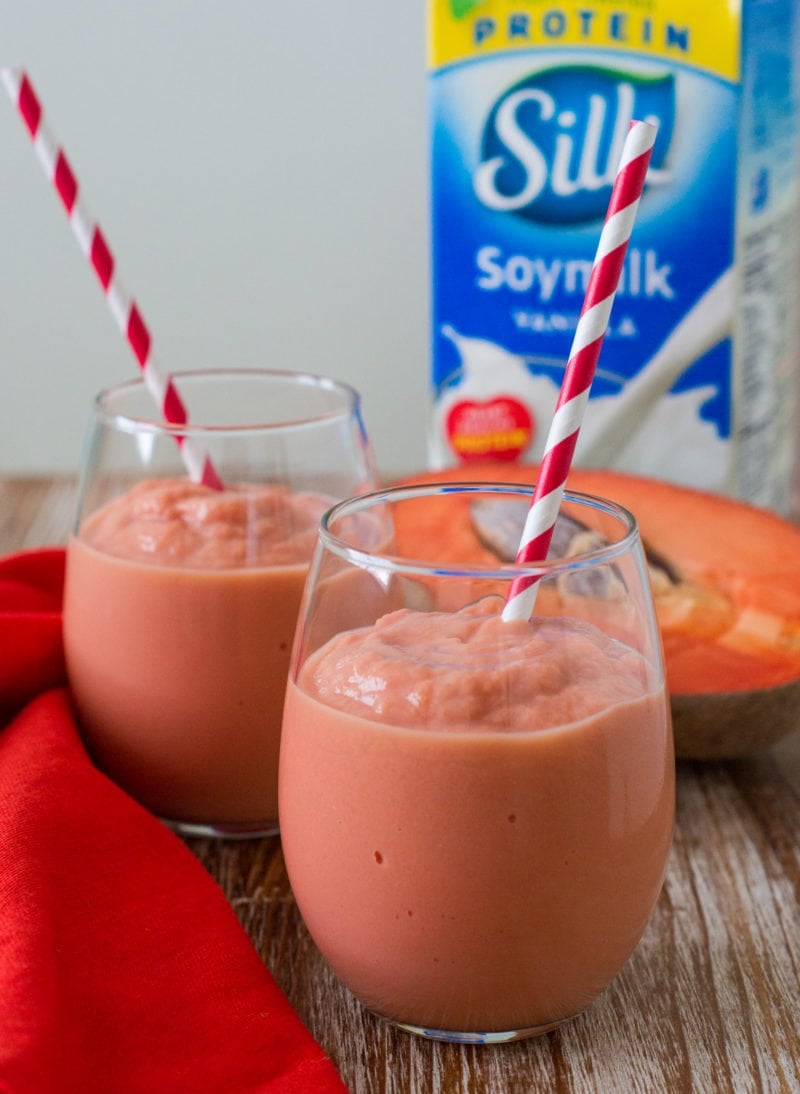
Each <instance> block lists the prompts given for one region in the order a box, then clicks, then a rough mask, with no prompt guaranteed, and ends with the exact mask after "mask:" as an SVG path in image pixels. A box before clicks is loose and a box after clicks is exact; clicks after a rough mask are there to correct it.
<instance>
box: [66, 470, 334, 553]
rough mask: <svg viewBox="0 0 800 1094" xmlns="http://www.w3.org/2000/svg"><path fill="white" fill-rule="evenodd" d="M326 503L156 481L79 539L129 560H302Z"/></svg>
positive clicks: (267, 489)
mask: <svg viewBox="0 0 800 1094" xmlns="http://www.w3.org/2000/svg"><path fill="white" fill-rule="evenodd" d="M330 504H331V501H330V498H327V497H325V496H323V495H320V494H312V493H303V492H299V491H293V490H291V489H290V488H289V487H286V486H280V485H275V484H267V485H257V484H250V483H246V484H234V485H230V486H227V487H226V488H225V489H224V490H221V491H220V490H213V489H211V488H209V487H207V486H203V485H201V484H199V483H193V482H190V481H188V480H187V479H177V478H176V479H155V480H146V481H143V482H140V483H137V485H136V486H134V487H133V488H132V489H131V490H129V491H128V492H127V493H125V494H122V495H121V496H119V497H117V498H114V499H113V500H112V501H110V502H108V503H107V504H106V505H104V506H103V507H102V508H101V509H98V510H97V512H96V513H93V514H92V515H91V516H90V517H89V518H88V520H87V521H86V522H85V523H84V525H83V526H82V528H81V532H80V535H81V538H82V539H83V540H84V541H85V542H86V543H88V544H90V545H91V546H92V547H95V548H97V549H98V550H101V551H105V552H106V553H108V554H112V555H116V556H118V557H120V558H125V559H129V560H132V561H136V562H152V563H158V564H161V565H170V564H180V565H181V566H182V567H191V568H197V569H202V568H209V569H224V568H227V567H236V566H260V565H264V566H280V565H291V564H294V563H298V562H307V561H308V560H309V558H310V557H311V553H312V551H313V548H314V543H315V540H316V535H317V527H318V525H319V519H320V517H321V516H322V514H323V513H324V512H325V510H326V509H327V508H328V507H329V506H330Z"/></svg>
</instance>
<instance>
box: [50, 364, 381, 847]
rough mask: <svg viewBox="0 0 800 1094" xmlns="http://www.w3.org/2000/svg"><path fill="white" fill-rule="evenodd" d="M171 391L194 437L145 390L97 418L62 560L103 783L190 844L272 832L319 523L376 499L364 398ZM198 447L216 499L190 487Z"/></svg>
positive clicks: (293, 375) (207, 378)
mask: <svg viewBox="0 0 800 1094" xmlns="http://www.w3.org/2000/svg"><path fill="white" fill-rule="evenodd" d="M172 380H173V383H174V385H175V389H176V390H177V391H178V392H179V394H180V398H181V400H182V402H183V403H184V404H185V406H186V408H187V411H188V416H189V420H190V422H191V424H190V425H184V426H175V425H167V424H165V423H164V422H163V421H162V420H161V418H160V415H159V414H158V412H157V410H155V409H154V407H155V403H154V401H153V398H152V396H151V394H150V392H149V391H148V390H147V389H146V387H145V383H144V381H143V379H137V380H133V381H131V382H128V383H123V384H121V385H119V386H117V387H114V388H110V389H109V390H107V391H104V392H102V393H101V394H100V395H99V396H98V397H97V399H96V400H95V403H94V407H93V413H92V418H91V423H90V428H89V431H88V436H87V439H86V444H85V450H84V458H83V461H82V471H81V481H80V489H79V502H78V512H77V516H76V521H75V526H74V532H73V534H72V536H71V538H70V540H69V543H68V547H67V577H66V590H65V600H64V644H65V650H66V659H67V668H68V673H69V682H70V686H71V690H72V694H73V696H74V701H75V706H76V710H77V714H78V719H79V724H80V727H81V730H82V733H83V736H84V740H85V742H86V745H87V747H88V749H89V751H90V753H91V755H92V757H93V758H94V760H95V761H96V763H97V765H98V766H99V767H100V768H101V769H102V770H103V771H105V772H106V773H107V774H108V775H109V776H110V777H111V778H112V779H113V780H114V781H115V782H117V783H118V784H119V785H120V786H121V787H122V788H123V789H125V790H126V791H128V792H129V793H130V794H131V796H132V797H134V798H136V799H137V800H138V801H139V802H141V803H142V804H143V805H145V806H146V807H147V808H149V809H150V810H151V811H152V812H154V813H155V814H156V815H157V816H159V817H160V818H162V819H164V820H165V821H167V822H169V823H170V824H172V825H173V826H175V827H176V828H177V829H178V830H179V831H181V832H183V833H184V834H195V835H217V836H228V837H236V836H241V837H245V836H256V835H264V834H268V833H274V832H275V831H277V828H278V803H277V785H278V784H277V779H278V748H279V739H280V728H281V715H282V707H283V697H284V692H285V689H286V676H287V671H288V667H289V656H290V652H291V645H292V636H293V634H294V630H295V624H296V620H297V611H298V607H299V604H300V597H301V593H302V589H303V582H304V579H305V575H306V570H307V568H308V562H309V559H310V557H311V554H312V551H313V548H314V543H315V541H316V535H317V528H318V525H319V520H320V517H321V515H322V513H323V512H324V511H325V510H326V509H327V508H329V507H330V505H331V504H332V503H333V502H334V501H335V500H337V499H341V498H345V497H350V496H352V495H353V494H355V493H358V492H360V491H363V490H365V489H369V488H374V487H375V486H376V472H375V467H374V458H373V454H372V450H371V447H370V444H369V441H368V439H367V434H366V432H365V429H364V424H363V421H362V416H361V407H360V399H359V396H358V395H357V393H356V392H355V391H353V390H352V389H351V388H349V387H347V386H346V385H344V384H341V383H338V382H336V381H334V380H331V379H327V378H325V377H320V376H314V375H309V374H305V373H298V372H288V371H285V372H281V371H270V370H250V369H248V370H244V369H240V370H239V369H225V370H218V371H213V370H212V371H196V372H185V373H177V374H174V375H173V377H172ZM189 446H191V449H192V451H193V452H194V453H195V455H197V454H200V456H201V457H202V460H203V461H206V463H207V465H210V466H211V467H212V468H213V471H214V475H216V476H217V479H218V480H219V481H218V482H217V483H216V484H215V485H204V482H205V481H206V480H207V479H208V478H209V476H206V477H205V478H204V479H203V480H201V481H195V480H196V478H197V477H198V476H197V475H192V476H190V475H189V474H188V473H187V469H186V468H187V462H188V461H187V458H186V454H187V448H188V447H189ZM190 466H191V465H190ZM220 487H221V488H220Z"/></svg>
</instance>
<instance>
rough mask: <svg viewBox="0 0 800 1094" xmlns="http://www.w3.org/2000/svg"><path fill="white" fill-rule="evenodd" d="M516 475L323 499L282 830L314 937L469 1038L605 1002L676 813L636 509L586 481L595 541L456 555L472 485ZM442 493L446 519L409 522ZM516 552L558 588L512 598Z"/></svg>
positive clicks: (408, 1023)
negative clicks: (356, 522) (559, 549)
mask: <svg viewBox="0 0 800 1094" xmlns="http://www.w3.org/2000/svg"><path fill="white" fill-rule="evenodd" d="M505 496H508V498H509V499H511V498H519V497H526V498H527V497H530V490H528V489H527V488H524V487H514V486H511V485H505V484H503V485H500V486H499V487H494V486H492V487H483V486H481V485H480V484H435V483H434V484H430V483H429V484H424V485H420V486H416V485H411V486H408V487H397V488H391V489H387V490H384V491H378V492H376V493H374V494H371V495H368V496H365V497H361V498H354V499H351V500H350V501H349V502H344V503H341V504H339V505H337V506H335V507H334V508H333V509H332V510H330V511H329V512H328V513H326V515H325V516H324V517H323V519H322V522H321V526H320V535H319V543H318V546H317V549H316V551H315V554H314V558H313V560H312V564H311V567H310V570H309V576H308V579H307V582H306V591H305V594H304V601H303V605H302V606H301V609H300V622H299V630H298V635H297V637H296V639H295V645H294V653H293V661H292V666H291V668H290V675H289V682H288V689H287V695H286V702H285V707H284V720H283V730H282V742H281V755H280V777H279V804H280V815H281V838H282V845H283V852H284V858H285V861H286V868H287V872H288V875H289V880H290V882H291V884H292V888H293V891H294V894H295V897H296V899H297V903H298V907H299V909H300V912H301V914H302V916H303V918H304V920H305V923H306V925H307V927H308V929H309V932H310V934H311V937H312V938H313V939H314V941H315V942H316V944H317V946H318V947H319V949H320V951H321V953H322V955H323V956H324V957H325V958H326V960H327V961H328V963H329V965H330V966H331V968H332V969H333V971H334V972H335V973H336V974H337V975H338V976H339V978H340V979H341V980H342V982H343V983H344V984H345V985H346V986H347V987H348V988H349V989H350V990H351V991H352V992H353V993H354V994H355V996H356V997H357V998H358V999H359V1000H361V1002H363V1003H364V1004H365V1005H366V1006H367V1007H368V1008H370V1009H371V1010H372V1011H374V1012H375V1013H376V1014H378V1015H380V1016H382V1017H384V1018H387V1019H388V1020H390V1021H392V1022H393V1023H395V1024H397V1025H399V1026H401V1027H403V1028H405V1029H407V1030H410V1031H413V1032H416V1033H418V1034H422V1035H424V1036H428V1037H435V1038H439V1039H444V1040H453V1041H465V1042H469V1041H504V1040H511V1039H515V1038H518V1037H526V1036H532V1035H534V1034H536V1033H541V1032H543V1031H545V1030H547V1029H551V1028H553V1027H555V1026H557V1025H559V1024H560V1023H561V1022H564V1021H566V1020H567V1019H569V1018H570V1017H571V1016H573V1015H575V1014H577V1013H578V1012H579V1011H580V1010H582V1009H583V1008H584V1007H586V1006H587V1005H588V1004H589V1003H590V1002H591V1001H592V1000H593V999H594V998H595V997H596V996H597V995H598V994H599V993H600V992H601V991H602V990H603V989H604V988H605V987H606V986H607V985H608V984H609V982H610V981H611V980H612V979H613V978H614V977H615V975H616V974H617V973H618V972H619V971H620V969H621V968H622V966H623V965H624V964H625V962H626V961H627V959H628V957H629V956H630V955H631V953H632V952H633V950H634V948H635V947H636V945H637V943H638V941H639V939H640V937H641V935H642V932H643V931H644V929H645V926H646V924H647V922H648V919H649V917H650V915H651V913H652V911H653V909H654V907H655V904H656V901H657V898H658V894H659V892H660V889H661V885H662V882H663V878H664V872H665V869H666V864H667V859H668V854H669V848H670V844H671V836H672V825H673V815H674V792H675V782H674V756H673V743H672V733H671V725H670V715H669V704H668V701H667V696H666V691H665V684H664V666H663V657H662V654H661V649H660V643H659V636H658V628H657V624H656V620H655V612H654V609H653V605H652V593H651V591H650V587H649V583H648V577H647V569H646V563H645V559H644V554H643V551H642V549H641V542H640V540H639V537H638V531H637V529H636V526H635V521H634V520H633V518H632V516H631V515H630V514H629V513H626V512H625V511H624V510H622V509H620V507H618V506H614V504H613V503H611V502H606V501H603V500H602V499H597V498H590V497H588V496H580V495H571V494H570V495H565V498H566V500H565V503H564V504H565V505H568V506H569V507H570V509H571V510H572V511H575V512H577V513H578V514H579V515H580V517H581V521H582V524H583V526H584V527H585V528H586V531H587V536H586V542H587V543H588V544H590V546H588V547H587V549H586V550H584V551H582V552H578V553H575V554H572V553H570V554H569V555H565V556H563V557H554V558H553V559H551V560H546V561H543V562H541V563H533V564H525V565H524V566H516V565H511V566H509V565H503V564H500V563H499V562H498V563H497V564H495V563H492V562H491V561H489V562H488V563H472V562H469V561H463V560H462V561H460V562H459V561H453V560H450V559H449V556H448V551H449V541H448V536H447V529H448V527H450V526H451V525H450V519H451V518H453V517H454V516H455V514H456V512H457V511H459V509H460V507H462V506H463V505H464V503H465V501H467V502H471V501H472V500H474V499H484V498H485V499H496V498H498V497H500V498H501V499H502V498H503V497H505ZM423 503H425V504H426V505H427V504H428V503H435V508H436V511H437V513H439V514H440V515H441V524H440V525H439V526H438V528H437V529H436V530H435V534H434V532H432V531H431V530H430V529H428V533H427V534H423V533H422V531H421V529H422V526H423V522H421V521H420V522H419V523H418V524H417V528H418V534H417V535H415V536H410V537H409V536H404V537H402V542H401V537H400V535H399V531H398V530H399V529H400V528H401V527H407V522H406V521H404V520H403V516H404V514H405V513H406V510H408V511H409V512H414V513H419V511H420V510H419V506H422V505H423ZM423 507H424V506H423ZM365 515H375V516H376V517H377V516H380V517H382V518H385V519H386V526H387V527H389V526H390V525H391V526H393V527H394V528H395V530H396V532H397V534H396V535H395V537H394V539H387V540H385V542H384V543H383V544H382V545H381V546H379V547H378V548H377V549H375V548H373V547H369V546H367V547H364V546H363V545H362V542H361V539H360V536H359V534H358V533H357V531H356V533H355V534H353V531H352V530H351V528H349V527H348V521H352V518H353V517H354V516H359V517H363V516H365ZM588 533H590V534H588ZM561 538H562V537H560V536H559V537H554V541H560V540H561ZM404 543H405V544H406V547H407V549H406V547H404V546H403V544H404ZM354 575H358V576H359V578H360V581H361V583H362V587H363V588H364V589H366V588H367V587H369V588H370V589H371V603H370V611H371V613H372V615H371V619H369V620H368V621H366V620H365V621H362V622H358V623H353V622H350V621H348V620H347V618H346V616H342V615H341V614H340V613H337V609H341V608H342V607H343V605H342V604H340V603H338V602H337V601H338V599H339V598H338V597H337V590H341V591H342V592H344V591H345V590H346V588H347V586H346V583H345V581H344V580H343V579H344V578H345V577H352V576H354ZM518 576H526V577H530V578H532V579H535V580H536V581H538V582H540V594H539V599H538V601H537V611H536V612H535V613H534V615H533V617H532V618H531V619H521V620H508V621H506V620H504V619H503V614H502V613H503V606H504V604H505V602H506V600H507V591H508V588H509V586H510V585H511V583H512V582H513V581H514V579H515V578H516V577H518ZM370 583H371V584H370ZM398 601H402V606H399V607H398ZM540 606H541V607H542V608H544V607H545V606H546V608H547V612H546V613H544V612H541V613H540V612H539V611H538V608H539V607H540Z"/></svg>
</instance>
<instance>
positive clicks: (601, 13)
mask: <svg viewBox="0 0 800 1094" xmlns="http://www.w3.org/2000/svg"><path fill="white" fill-rule="evenodd" d="M798 7H799V5H798V3H797V2H795V0H741V3H730V2H729V0H703V3H698V2H697V0H613V2H609V0H595V2H589V3H586V2H580V3H578V2H572V0H563V2H557V0H546V2H543V0H430V2H429V103H430V122H431V171H432V189H431V197H432V200H431V208H432V256H433V304H432V318H433V324H432V389H433V407H432V417H431V429H430V447H429V464H430V466H431V468H433V469H438V468H442V467H446V466H454V465H457V464H459V463H464V464H466V465H468V464H469V461H470V460H473V459H476V458H495V459H507V460H515V461H525V462H532V461H536V460H537V459H539V458H540V457H541V454H542V451H543V446H544V442H545V438H546V434H547V429H548V427H549V424H550V420H551V418H552V414H553V410H554V406H555V401H556V398H557V395H558V390H559V386H560V384H561V379H562V375H563V365H564V363H565V361H566V359H567V357H568V355H569V349H570V344H571V341H572V335H573V332H574V330H575V326H576V323H577V319H578V315H579V312H580V308H581V304H582V301H583V296H584V293H585V290H586V286H587V282H588V277H589V273H590V270H591V265H592V259H593V256H594V252H595V248H596V246H597V241H598V239H599V235H600V230H601V228H602V223H603V219H604V216H605V212H606V209H607V206H608V201H609V197H610V194H611V186H612V183H613V179H614V175H615V173H616V168H617V165H618V162H619V157H620V152H621V148H622V144H623V141H624V139H625V135H626V133H627V129H628V124H629V122H630V121H631V119H633V118H638V119H643V120H647V121H651V122H653V123H655V124H657V125H658V136H657V140H656V144H655V148H654V151H653V156H652V160H651V167H650V170H649V173H648V179H647V183H646V186H645V191H644V194H643V197H642V201H641V204H640V208H639V213H638V217H637V220H636V224H635V227H634V231H633V235H632V238H631V243H630V246H629V250H628V256H627V259H626V264H625V269H624V273H623V277H622V282H621V284H620V286H619V291H618V294H617V298H616V301H615V304H614V308H613V311H612V315H611V320H610V325H609V329H608V333H607V336H606V339H605V343H604V346H603V351H602V354H601V357H600V363H599V369H598V374H597V377H596V380H595V382H594V385H593V388H592V397H591V399H590V402H589V406H588V409H587V413H586V417H585V419H584V424H583V427H582V429H581V435H580V439H579V443H578V448H577V451H576V462H578V463H582V464H583V465H587V466H592V465H593V466H606V467H614V468H620V469H627V470H630V471H635V472H638V473H641V474H649V475H653V476H656V477H660V478H668V479H671V480H673V481H676V482H681V483H684V484H687V485H695V486H699V487H703V488H706V489H713V490H719V491H725V492H731V493H734V494H736V495H738V496H740V497H744V498H747V499H749V500H751V501H754V502H756V503H757V504H762V505H767V506H770V507H773V508H776V509H778V510H786V509H787V508H788V506H789V499H790V489H791V487H790V484H791V481H792V467H793V461H794V459H795V449H794V434H795V432H796V427H795V422H794V418H793V414H794V412H795V406H796V394H795V386H796V376H797V374H798V369H799V368H800V364H799V358H800V345H799V342H800V339H798V323H797V314H798V310H800V308H799V306H798V305H799V302H800V287H799V286H798V270H799V269H800V265H799V264H798V260H797V259H798V242H797V241H798V235H800V232H799V230H798V209H799V208H800V206H799V198H798V194H799V190H798V159H799V157H798V132H799V128H798V102H797V97H798V80H799V79H800V60H799V59H800V11H799V10H798Z"/></svg>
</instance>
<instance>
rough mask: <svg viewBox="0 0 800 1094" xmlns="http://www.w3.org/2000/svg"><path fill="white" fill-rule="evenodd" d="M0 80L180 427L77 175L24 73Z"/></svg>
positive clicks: (184, 448) (195, 461) (206, 477)
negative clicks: (47, 122)
mask: <svg viewBox="0 0 800 1094" xmlns="http://www.w3.org/2000/svg"><path fill="white" fill-rule="evenodd" d="M0 77H2V80H3V83H4V85H5V87H6V90H7V91H8V94H9V96H10V98H11V101H12V102H13V104H14V105H15V106H16V108H17V110H18V111H19V114H20V117H21V118H22V120H23V122H24V123H25V126H26V128H27V130H28V132H29V133H30V136H31V140H32V141H33V147H34V150H35V152H36V155H37V157H38V159H39V162H40V164H41V165H42V169H43V170H44V173H45V175H46V176H47V178H48V179H49V180H50V182H51V183H52V184H53V186H54V187H55V190H56V192H57V193H58V196H59V197H60V198H61V201H62V204H63V206H64V208H65V209H66V211H67V216H68V218H69V222H70V225H71V226H72V231H73V233H74V235H75V238H76V239H77V241H78V245H79V246H80V249H81V251H82V252H83V254H84V257H85V258H87V259H88V260H89V262H90V264H91V266H92V268H93V269H94V272H95V273H96V274H97V279H98V281H99V282H100V285H101V287H102V289H103V292H104V293H105V297H106V301H107V303H108V306H109V309H110V311H111V314H112V315H113V317H114V320H115V321H116V324H117V326H118V327H119V329H120V331H121V332H122V334H123V335H124V337H125V339H126V340H127V342H128V345H129V346H130V348H131V350H132V351H133V353H134V356H135V357H136V360H137V361H138V362H139V366H140V367H141V370H142V376H143V379H144V382H145V385H146V387H147V389H148V391H149V392H150V394H151V395H152V396H153V398H154V399H155V402H156V405H157V406H158V408H159V409H160V411H161V413H162V415H163V417H164V421H165V422H167V423H168V424H169V425H177V426H182V425H186V424H187V423H188V415H187V412H186V407H185V406H184V404H183V400H182V399H181V397H180V395H179V394H178V391H177V389H176V387H175V385H174V383H173V382H172V380H171V378H170V377H169V376H163V375H162V374H161V373H160V372H159V368H158V365H157V364H156V361H155V358H154V356H153V352H152V338H151V336H150V331H149V330H148V328H147V325H146V324H145V321H144V319H143V318H142V315H141V312H140V311H139V309H138V307H137V306H136V302H135V300H133V298H132V297H131V296H129V295H128V293H127V292H126V291H125V289H124V288H123V287H122V284H121V283H120V280H119V277H118V276H117V273H116V263H115V261H114V256H113V255H112V253H111V249H110V248H109V246H108V243H107V242H106V239H105V236H104V235H103V233H102V231H101V230H100V228H99V227H98V225H97V224H96V223H94V221H93V219H92V217H91V216H90V215H89V211H88V210H87V208H86V206H85V205H84V203H83V202H82V200H81V197H80V193H79V186H78V180H77V177H76V176H75V173H74V171H73V170H72V168H71V166H70V164H69V162H68V160H67V157H66V155H65V154H64V151H63V150H62V149H61V148H60V147H59V145H58V143H57V142H56V141H55V140H54V139H53V136H52V134H51V133H50V131H49V130H48V128H47V126H46V124H45V121H44V111H43V109H42V104H41V100H40V99H39V97H38V96H37V94H36V92H35V91H34V89H33V85H32V84H31V81H30V79H29V78H28V76H27V74H26V73H25V72H24V71H22V70H19V69H11V68H4V69H2V70H0ZM175 440H176V443H177V444H178V446H179V447H180V450H181V457H182V459H183V462H184V465H185V467H186V470H187V471H188V473H189V475H190V476H191V478H192V479H194V480H195V481H196V482H201V483H204V484H205V485H206V486H211V487H213V488H214V489H215V490H221V489H222V481H221V479H220V477H219V475H218V474H217V472H216V470H215V468H214V465H213V464H212V462H211V460H210V459H209V457H208V455H206V454H204V453H203V452H200V451H199V450H198V449H197V447H196V446H195V444H194V443H193V441H192V440H191V438H190V437H187V436H186V435H185V434H181V433H176V434H175Z"/></svg>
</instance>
